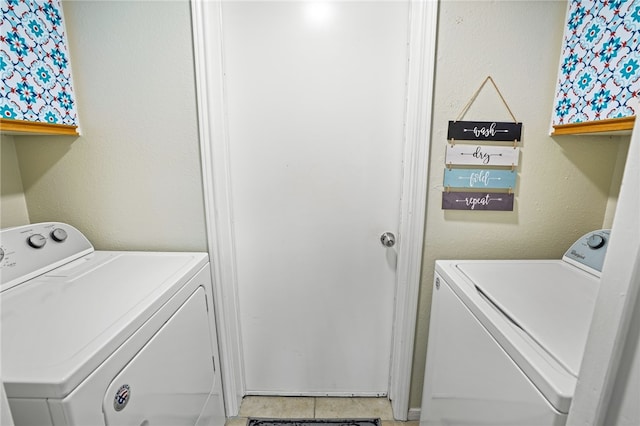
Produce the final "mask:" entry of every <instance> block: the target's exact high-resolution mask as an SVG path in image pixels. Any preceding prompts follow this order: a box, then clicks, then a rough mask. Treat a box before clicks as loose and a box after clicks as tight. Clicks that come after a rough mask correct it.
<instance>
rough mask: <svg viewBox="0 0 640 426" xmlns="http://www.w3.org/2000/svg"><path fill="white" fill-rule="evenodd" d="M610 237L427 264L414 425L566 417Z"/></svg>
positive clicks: (538, 422) (601, 234)
mask: <svg viewBox="0 0 640 426" xmlns="http://www.w3.org/2000/svg"><path fill="white" fill-rule="evenodd" d="M609 234H610V232H609V231H608V230H600V231H595V232H592V233H589V234H587V235H585V236H583V237H582V238H580V239H579V240H578V241H577V242H576V243H575V244H573V246H572V247H571V248H570V249H569V250H568V251H567V252H566V253H565V255H564V256H563V259H562V260H476V261H473V260H439V261H436V273H435V279H434V289H433V299H432V306H431V322H430V325H429V346H428V349H427V365H426V371H425V379H424V389H423V400H422V410H421V418H420V424H421V426H426V425H430V426H431V425H470V424H473V425H476V426H480V425H487V426H489V425H490V426H498V425H509V426H524V425H531V426H547V425H553V426H562V425H564V424H565V423H566V417H567V414H568V412H569V407H570V405H571V400H572V398H573V394H574V390H575V386H576V382H577V379H578V373H579V371H580V364H581V362H582V357H583V353H584V348H585V345H586V340H587V335H588V332H589V326H590V323H591V317H592V315H593V310H594V307H595V301H596V296H597V293H598V288H599V277H600V271H601V270H602V264H603V262H604V257H605V253H606V248H607V243H608V240H609Z"/></svg>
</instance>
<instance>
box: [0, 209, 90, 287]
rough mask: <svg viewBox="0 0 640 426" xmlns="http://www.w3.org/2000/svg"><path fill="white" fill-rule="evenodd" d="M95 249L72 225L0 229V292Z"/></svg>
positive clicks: (46, 223)
mask: <svg viewBox="0 0 640 426" xmlns="http://www.w3.org/2000/svg"><path fill="white" fill-rule="evenodd" d="M92 252H93V246H92V245H91V243H90V242H89V240H88V239H87V238H86V237H85V236H84V235H83V234H82V232H80V231H78V230H77V229H76V228H74V227H73V226H71V225H67V224H66V223H60V222H45V223H34V224H31V225H24V226H17V227H14V228H7V229H3V230H2V231H0V291H5V290H8V289H9V288H11V287H13V286H16V285H18V284H20V283H23V282H25V281H27V280H29V279H31V278H34V277H37V276H38V275H42V274H44V273H47V272H49V271H50V270H52V269H54V268H57V267H59V266H62V265H64V264H66V263H69V262H71V261H73V260H76V259H78V258H80V257H82V256H84V255H87V254H89V253H92Z"/></svg>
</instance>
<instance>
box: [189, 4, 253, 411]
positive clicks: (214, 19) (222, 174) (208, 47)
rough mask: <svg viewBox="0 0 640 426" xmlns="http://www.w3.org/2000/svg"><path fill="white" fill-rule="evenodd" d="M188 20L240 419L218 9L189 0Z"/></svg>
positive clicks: (219, 292) (230, 377)
mask: <svg viewBox="0 0 640 426" xmlns="http://www.w3.org/2000/svg"><path fill="white" fill-rule="evenodd" d="M191 20H192V31H193V49H194V63H195V70H196V75H195V77H196V93H197V102H198V127H199V137H200V156H201V162H202V181H203V182H202V186H203V192H204V194H203V197H204V207H205V220H206V226H207V245H208V249H209V258H210V266H211V276H212V278H213V279H212V281H213V294H214V298H215V299H214V305H215V306H214V309H215V313H216V323H217V328H218V340H219V342H218V343H219V346H218V347H219V350H220V354H219V355H220V364H221V369H222V384H223V393H224V401H225V412H226V415H227V417H231V416H236V415H237V414H238V411H239V409H240V402H241V401H242V397H243V396H244V388H245V386H244V366H243V365H242V359H243V358H242V341H241V339H240V336H241V334H240V317H239V311H238V294H237V293H238V292H237V279H236V261H235V247H234V231H233V221H232V217H233V216H232V211H231V183H230V173H229V138H228V125H227V119H226V114H225V110H226V106H225V104H226V100H225V90H224V80H223V75H224V68H223V65H224V58H223V50H222V25H221V24H222V3H221V2H219V1H206V0H192V1H191Z"/></svg>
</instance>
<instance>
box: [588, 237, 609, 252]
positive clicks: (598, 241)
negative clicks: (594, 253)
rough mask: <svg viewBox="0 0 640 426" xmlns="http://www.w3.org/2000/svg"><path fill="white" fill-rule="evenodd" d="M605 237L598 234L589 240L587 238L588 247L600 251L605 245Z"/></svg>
mask: <svg viewBox="0 0 640 426" xmlns="http://www.w3.org/2000/svg"><path fill="white" fill-rule="evenodd" d="M604 242H605V240H604V237H602V236H601V235H598V234H593V235H591V236H590V237H589V238H587V245H588V246H589V248H592V249H594V250H595V249H599V248H600V247H602V246H603V245H604Z"/></svg>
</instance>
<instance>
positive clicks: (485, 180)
mask: <svg viewBox="0 0 640 426" xmlns="http://www.w3.org/2000/svg"><path fill="white" fill-rule="evenodd" d="M516 177H517V173H516V172H515V171H513V170H493V169H445V170H444V186H445V188H447V187H450V188H495V189H508V188H511V189H515V187H516Z"/></svg>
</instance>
